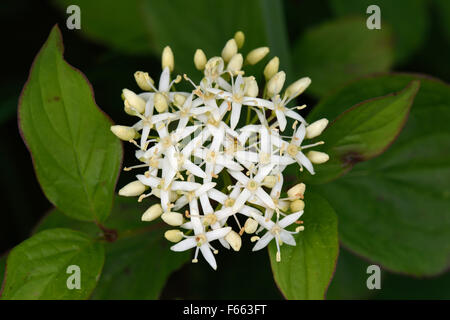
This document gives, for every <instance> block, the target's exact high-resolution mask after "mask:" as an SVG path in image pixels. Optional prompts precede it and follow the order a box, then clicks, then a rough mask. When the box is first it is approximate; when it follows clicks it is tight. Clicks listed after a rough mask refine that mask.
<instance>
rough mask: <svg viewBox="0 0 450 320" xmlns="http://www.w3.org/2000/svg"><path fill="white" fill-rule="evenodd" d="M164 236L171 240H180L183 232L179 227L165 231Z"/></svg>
mask: <svg viewBox="0 0 450 320" xmlns="http://www.w3.org/2000/svg"><path fill="white" fill-rule="evenodd" d="M164 237H165V238H166V239H167V240H169V241H170V242H179V241H180V240H181V239H183V232H181V231H180V230H177V229H173V230H167V231H166V232H165V233H164Z"/></svg>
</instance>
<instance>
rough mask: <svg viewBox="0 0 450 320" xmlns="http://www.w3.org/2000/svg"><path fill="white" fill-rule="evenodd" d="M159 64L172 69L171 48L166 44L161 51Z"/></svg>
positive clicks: (173, 64)
mask: <svg viewBox="0 0 450 320" xmlns="http://www.w3.org/2000/svg"><path fill="white" fill-rule="evenodd" d="M161 65H162V68H163V69H164V68H165V67H168V68H169V70H170V71H173V68H174V66H175V59H174V57H173V52H172V49H170V47H169V46H166V47H165V48H164V50H163V52H162V58H161Z"/></svg>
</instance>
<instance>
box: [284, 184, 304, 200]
mask: <svg viewBox="0 0 450 320" xmlns="http://www.w3.org/2000/svg"><path fill="white" fill-rule="evenodd" d="M305 190H306V185H305V184H304V183H299V184H296V185H295V186H293V187H292V188H290V189H289V190H288V192H287V194H288V197H289V198H290V199H299V198H303V195H304V194H305Z"/></svg>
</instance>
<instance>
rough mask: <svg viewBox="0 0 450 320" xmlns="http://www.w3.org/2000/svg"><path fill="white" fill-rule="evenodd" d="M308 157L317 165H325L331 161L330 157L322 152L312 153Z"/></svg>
mask: <svg viewBox="0 0 450 320" xmlns="http://www.w3.org/2000/svg"><path fill="white" fill-rule="evenodd" d="M306 156H307V157H308V159H309V160H311V162H312V163H315V164H321V163H325V162H327V161H328V160H329V159H330V156H329V155H328V154H326V153H325V152H320V151H310V152H308V154H307V155H306Z"/></svg>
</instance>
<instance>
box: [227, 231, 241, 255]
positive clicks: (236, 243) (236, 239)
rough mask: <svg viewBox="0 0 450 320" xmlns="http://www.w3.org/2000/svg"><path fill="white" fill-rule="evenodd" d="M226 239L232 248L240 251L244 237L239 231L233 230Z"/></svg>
mask: <svg viewBox="0 0 450 320" xmlns="http://www.w3.org/2000/svg"><path fill="white" fill-rule="evenodd" d="M225 240H226V241H227V242H228V243H229V244H230V246H231V248H233V250H234V251H239V250H240V249H241V246H242V239H241V236H240V235H239V234H238V233H237V232H235V231H233V230H231V231H230V232H228V234H227V235H226V236H225Z"/></svg>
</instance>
